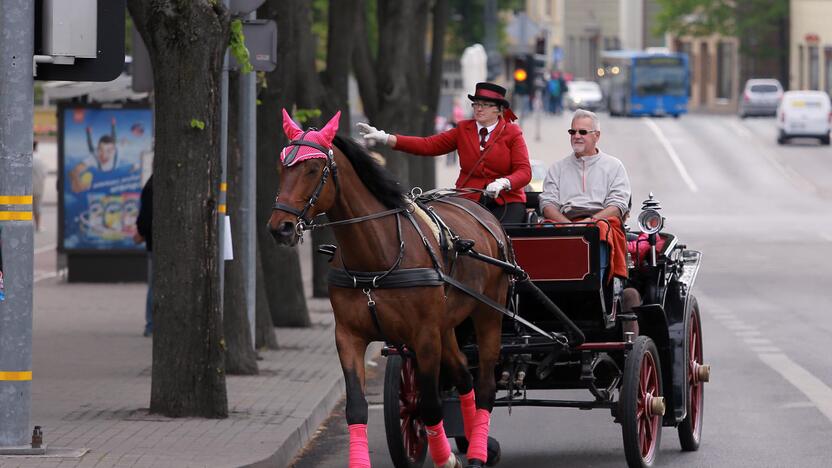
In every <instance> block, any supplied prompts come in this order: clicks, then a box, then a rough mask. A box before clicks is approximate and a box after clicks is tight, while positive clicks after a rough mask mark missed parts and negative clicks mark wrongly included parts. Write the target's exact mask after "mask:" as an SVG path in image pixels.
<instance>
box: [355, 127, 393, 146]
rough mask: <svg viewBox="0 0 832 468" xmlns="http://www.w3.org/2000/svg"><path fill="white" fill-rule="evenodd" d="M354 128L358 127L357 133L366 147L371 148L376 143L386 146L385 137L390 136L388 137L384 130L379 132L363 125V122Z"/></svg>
mask: <svg viewBox="0 0 832 468" xmlns="http://www.w3.org/2000/svg"><path fill="white" fill-rule="evenodd" d="M356 126H357V127H358V132H359V133H361V136H363V137H364V140H366V141H367V146H373V145H375V144H376V143H377V142H378V143H382V144H385V145H386V144H387V137H389V136H390V135H388V134H387V132H385V131H384V130H379V129H377V128H375V127H373V126H371V125H368V124H365V123H364V122H359V123H358V124H356Z"/></svg>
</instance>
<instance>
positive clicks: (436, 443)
mask: <svg viewBox="0 0 832 468" xmlns="http://www.w3.org/2000/svg"><path fill="white" fill-rule="evenodd" d="M426 429H427V432H428V448H429V449H430V458H431V459H433V463H434V464H435V465H437V466H442V465H444V464H445V463H447V462H448V459H449V458H450V457H451V444H449V443H448V437H447V436H445V426H444V425H442V421H439V424H437V425H435V426H427V428H426Z"/></svg>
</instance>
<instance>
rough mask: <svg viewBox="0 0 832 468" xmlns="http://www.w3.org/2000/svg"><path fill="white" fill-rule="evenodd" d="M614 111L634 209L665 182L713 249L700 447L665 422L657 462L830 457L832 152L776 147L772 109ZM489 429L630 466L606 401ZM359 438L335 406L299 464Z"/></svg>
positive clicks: (537, 446)
mask: <svg viewBox="0 0 832 468" xmlns="http://www.w3.org/2000/svg"><path fill="white" fill-rule="evenodd" d="M601 118H602V133H601V140H600V142H599V146H600V148H601V149H603V150H604V151H606V152H608V153H611V154H613V155H615V156H617V157H619V158H620V159H621V160H622V161H623V162H624V164H625V166H626V167H627V170H628V172H629V175H630V179H631V183H632V186H633V211H634V215H637V213H638V212H639V211H640V206H641V201H642V200H644V199H645V198H646V197H647V195H648V193H650V192H653V193H654V194H655V196H656V198H658V200H660V201H661V203H662V207H663V210H662V213H663V215H664V216H665V217H666V218H667V223H666V230H667V231H669V232H672V233H674V234H676V235H677V236H679V237H680V239H681V240H682V242H683V243H686V244H687V245H688V246H689V247H690V248H695V249H698V250H701V251H702V252H703V254H704V257H703V266H702V269H701V270H700V273H699V277H698V280H697V284H696V286H695V288H694V294H695V295H696V296H697V297H698V299H699V303H700V307H701V309H702V321H703V335H704V352H705V360H706V361H707V362H709V363H710V364H711V365H712V375H711V382H710V383H708V384H707V385H706V387H705V413H704V426H703V427H704V431H703V443H702V447H701V449H700V450H699V451H698V452H694V453H682V452H681V451H680V449H679V442H678V440H677V437H676V433H675V432H676V431H675V429H673V428H664V431H663V438H662V448H661V453H660V455H659V465H660V466H685V467H692V466H695V467H728V466H730V467H746V466H748V467H752V466H753V467H804V468H806V467H828V466H829V464H830V462H829V455H830V454H832V352H830V344H832V340H830V337H832V312H830V303H832V291H831V290H830V284H832V282H830V278H832V265H830V260H829V259H831V258H832V219H830V214H832V210H830V208H829V203H830V201H832V151H830V148H829V147H828V146H820V145H819V144H818V143H817V142H816V141H812V140H806V141H795V142H794V143H793V144H790V145H787V146H778V145H777V143H776V130H775V122H774V120H773V119H766V118H762V119H746V120H740V119H738V118H737V117H735V116H727V115H726V116H715V115H686V116H683V117H682V118H680V119H642V118H615V119H613V118H610V117H608V116H607V115H605V114H603V115H602V116H601ZM568 126H569V121H568V118H566V117H564V116H561V117H544V118H542V119H541V123H540V130H539V132H538V130H537V127H536V125H535V122H534V121H533V120H530V121H526V122H524V130H525V135H526V140H527V142H528V143H529V147H530V153H531V157H532V158H535V159H540V160H542V161H544V162H545V163H546V164H549V163H551V162H553V161H556V160H557V159H560V158H562V157H564V156H565V155H567V154H568V152H569V140H568V137H567V135H566V129H567V128H568ZM537 135H539V136H540V138H539V139H538V138H537ZM438 166H439V172H440V173H439V176H438V180H439V181H440V184H444V185H450V184H452V181H453V176H454V175H455V174H454V170H455V169H454V168H453V167H449V166H446V165H445V164H444V162H440V163H439V164H438ZM634 217H635V216H634ZM634 217H633V218H634ZM630 223H631V224H633V223H634V221H632V220H631V221H630ZM383 366H384V362H383V359H382V358H379V362H378V365H377V367H375V368H374V370H375V371H374V373H373V375H374V376H375V377H374V378H371V379H370V381H369V382H368V400H369V402H370V421H369V430H368V432H369V439H370V450H371V459H372V461H373V466H374V467H389V466H392V464H391V463H390V461H389V457H388V452H387V447H386V445H385V444H386V442H385V436H384V422H383V416H382V406H381V401H382V398H381V382H380V379H381V378H382V377H383ZM578 396H583V395H578ZM586 396H587V397H588V396H589V395H588V393H587V395H586ZM491 428H492V435H493V436H494V437H496V438H497V439H498V440H500V442H501V444H502V448H503V454H502V461H501V463H500V464H499V466H501V467H506V468H508V467H549V466H569V467H572V466H592V467H619V466H624V463H625V462H624V454H623V449H622V442H621V430H620V427H619V426H618V425H617V424H614V423H613V422H612V419H611V417H610V414H609V412H605V411H601V410H597V411H589V412H587V411H578V410H570V409H537V408H535V409H514V410H513V411H512V413H511V414H510V415H509V413H508V411H507V410H506V409H503V408H500V409H497V410H496V411H495V413H494V415H493V418H492V422H491ZM347 442H348V438H347V435H346V422H345V420H344V417H343V409H338V410H336V411H335V413H333V416H332V418H331V419H330V421H329V422H328V423H327V424H326V425H325V427H323V428H322V429H321V431H320V434H319V436H318V438H317V439H316V440H315V441H314V442H313V443H312V444H311V445H310V446H309V447H307V449H306V450H305V451H304V453H303V454H302V456H301V457H300V458H299V459H297V460H296V464H295V465H294V466H295V468H307V467H319V468H328V467H343V466H345V460H346V459H347ZM428 465H429V463H426V466H428Z"/></svg>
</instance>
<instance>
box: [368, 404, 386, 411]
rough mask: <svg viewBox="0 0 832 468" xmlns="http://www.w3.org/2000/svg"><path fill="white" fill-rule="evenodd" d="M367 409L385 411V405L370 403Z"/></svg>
mask: <svg viewBox="0 0 832 468" xmlns="http://www.w3.org/2000/svg"><path fill="white" fill-rule="evenodd" d="M367 409H368V410H383V409H384V403H370V404H369V405H367Z"/></svg>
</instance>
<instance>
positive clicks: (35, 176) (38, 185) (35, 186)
mask: <svg viewBox="0 0 832 468" xmlns="http://www.w3.org/2000/svg"><path fill="white" fill-rule="evenodd" d="M45 184H46V164H44V162H43V161H42V160H41V159H40V155H38V141H37V140H35V141H34V143H33V145H32V214H33V216H34V218H35V231H37V232H41V231H43V227H42V225H41V222H40V220H41V217H40V213H41V210H40V207H41V204H42V203H43V190H44V186H45Z"/></svg>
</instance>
